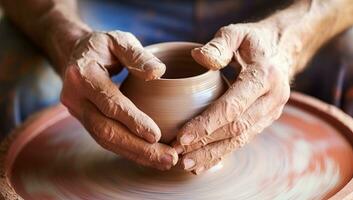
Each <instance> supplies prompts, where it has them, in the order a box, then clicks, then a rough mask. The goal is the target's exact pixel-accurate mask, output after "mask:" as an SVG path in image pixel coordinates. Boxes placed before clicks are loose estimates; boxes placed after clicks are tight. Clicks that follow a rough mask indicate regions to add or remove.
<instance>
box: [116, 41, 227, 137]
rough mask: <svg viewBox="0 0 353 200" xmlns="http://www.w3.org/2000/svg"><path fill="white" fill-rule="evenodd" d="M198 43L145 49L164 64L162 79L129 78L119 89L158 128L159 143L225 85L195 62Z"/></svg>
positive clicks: (179, 43) (221, 78) (213, 73)
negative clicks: (194, 54) (159, 132)
mask: <svg viewBox="0 0 353 200" xmlns="http://www.w3.org/2000/svg"><path fill="white" fill-rule="evenodd" d="M198 46H200V44H196V43H189V42H168V43H161V44H157V45H152V46H148V47H146V49H147V50H149V51H150V52H151V53H153V55H155V56H156V57H157V58H158V59H160V60H161V61H162V62H163V63H164V64H165V65H166V72H165V74H164V75H163V76H162V78H160V79H157V80H152V81H144V80H142V79H140V78H139V77H137V76H134V75H129V76H128V78H127V79H126V80H125V81H124V82H123V84H122V86H121V87H120V90H121V92H122V93H123V94H124V95H125V96H126V97H128V98H129V99H130V100H131V101H132V102H133V103H134V104H135V105H136V106H137V108H139V109H140V110H141V111H143V112H144V113H146V114H147V115H148V116H149V117H151V118H152V119H153V120H154V121H155V122H156V124H157V125H158V127H159V128H160V129H161V140H160V141H161V142H163V143H170V142H172V141H173V140H174V139H175V138H176V135H177V132H178V130H179V129H180V128H181V127H182V126H183V125H184V124H185V123H186V122H187V121H188V120H190V119H191V118H192V117H194V116H196V115H197V114H199V113H200V112H201V111H203V110H204V109H205V108H206V106H208V105H209V104H210V103H212V102H213V101H214V100H216V99H217V98H218V97H220V96H221V95H222V94H223V93H224V92H225V91H226V89H227V87H228V86H227V84H226V82H225V80H224V79H223V77H222V76H221V73H220V72H219V71H211V70H207V69H206V68H204V67H202V66H201V65H199V64H198V63H196V62H195V61H194V60H193V58H192V57H191V54H190V52H191V50H192V49H193V48H195V47H198Z"/></svg>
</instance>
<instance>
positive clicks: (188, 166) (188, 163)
mask: <svg viewBox="0 0 353 200" xmlns="http://www.w3.org/2000/svg"><path fill="white" fill-rule="evenodd" d="M183 164H184V169H191V168H192V167H194V166H195V164H196V163H195V161H194V160H192V159H189V158H186V159H184V160H183Z"/></svg>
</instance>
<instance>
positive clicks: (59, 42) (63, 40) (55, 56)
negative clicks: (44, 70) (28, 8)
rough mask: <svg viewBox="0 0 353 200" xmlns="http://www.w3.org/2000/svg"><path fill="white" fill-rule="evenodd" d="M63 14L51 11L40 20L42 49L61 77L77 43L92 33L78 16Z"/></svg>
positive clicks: (60, 11)
mask: <svg viewBox="0 0 353 200" xmlns="http://www.w3.org/2000/svg"><path fill="white" fill-rule="evenodd" d="M64 14H65V12H63V11H62V10H56V9H52V10H51V11H49V12H48V13H47V14H46V15H45V16H43V17H42V19H41V27H43V28H45V29H46V31H45V34H44V36H43V37H44V49H45V51H46V52H47V54H48V56H49V57H50V59H51V61H52V64H53V65H54V67H55V70H56V71H57V72H58V73H59V74H60V75H63V73H64V71H65V68H66V65H67V63H68V60H69V58H70V55H71V53H72V51H73V49H74V47H75V44H76V43H77V41H78V40H80V38H83V37H85V36H86V35H88V34H90V33H91V32H92V30H91V28H90V27H88V26H87V25H86V24H85V23H83V22H82V21H81V20H80V19H79V17H78V16H70V17H67V16H64Z"/></svg>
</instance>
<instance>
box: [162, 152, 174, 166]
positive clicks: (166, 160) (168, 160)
mask: <svg viewBox="0 0 353 200" xmlns="http://www.w3.org/2000/svg"><path fill="white" fill-rule="evenodd" d="M161 161H162V163H163V164H172V163H173V157H172V156H171V155H169V154H164V155H163V156H162V158H161Z"/></svg>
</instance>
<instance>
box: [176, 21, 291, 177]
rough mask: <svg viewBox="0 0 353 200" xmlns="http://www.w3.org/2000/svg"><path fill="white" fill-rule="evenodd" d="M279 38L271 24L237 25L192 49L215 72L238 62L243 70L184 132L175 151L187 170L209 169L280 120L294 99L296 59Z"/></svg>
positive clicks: (193, 54) (183, 129) (200, 60)
mask: <svg viewBox="0 0 353 200" xmlns="http://www.w3.org/2000/svg"><path fill="white" fill-rule="evenodd" d="M279 37H280V34H279V30H278V29H277V28H276V27H274V26H272V25H270V24H266V23H251V24H235V25H229V26H226V27H223V28H221V29H220V30H219V31H218V32H217V33H216V35H215V37H214V39H212V40H211V41H210V42H209V43H207V44H206V45H204V46H203V47H200V48H196V49H194V50H193V51H192V56H193V58H194V59H195V60H196V61H197V62H198V63H200V64H201V65H203V66H205V67H207V68H209V69H211V70H219V69H221V68H223V67H225V66H227V65H228V64H229V63H230V62H231V61H234V60H235V61H237V62H238V63H239V64H240V65H241V67H242V68H241V72H240V74H239V76H238V77H237V79H236V81H235V82H234V83H233V84H232V85H231V86H230V88H229V89H228V91H227V92H226V93H225V94H224V95H223V96H222V97H221V98H219V99H218V100H217V101H216V102H214V103H213V104H211V106H210V107H208V108H207V109H206V110H205V111H204V112H202V113H201V114H200V115H199V116H197V117H195V118H194V119H192V120H191V121H189V122H188V123H186V124H185V126H184V127H182V129H181V130H180V133H179V134H178V138H177V144H176V145H175V148H176V149H177V152H178V153H182V157H181V158H180V159H179V160H180V163H181V166H182V167H183V168H184V169H185V170H187V171H193V172H194V173H196V174H197V173H200V172H202V171H204V170H206V169H209V168H210V167H212V166H214V165H215V164H217V163H218V162H219V161H220V160H221V159H222V158H223V157H224V156H225V155H226V154H228V153H230V152H232V151H233V150H235V149H237V148H239V147H241V146H243V145H244V144H246V143H248V142H249V141H250V140H251V139H252V138H253V137H254V136H255V135H256V134H257V133H259V132H261V131H262V130H263V129H264V128H265V127H267V126H269V125H270V124H271V123H272V122H273V121H274V120H276V119H277V118H278V117H279V116H280V114H281V113H282V109H283V107H284V104H285V103H286V102H287V100H288V98H289V95H290V84H289V82H290V74H291V69H290V66H291V59H290V57H289V56H288V55H286V54H285V50H283V49H282V44H281V42H280V38H279Z"/></svg>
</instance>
